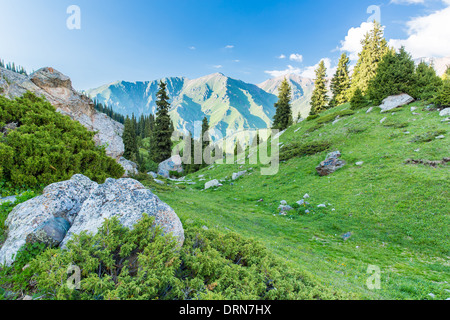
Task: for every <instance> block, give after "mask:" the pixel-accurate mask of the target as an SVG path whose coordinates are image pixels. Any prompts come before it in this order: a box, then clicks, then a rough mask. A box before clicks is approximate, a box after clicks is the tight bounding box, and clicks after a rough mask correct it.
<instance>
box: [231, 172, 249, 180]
mask: <svg viewBox="0 0 450 320" xmlns="http://www.w3.org/2000/svg"><path fill="white" fill-rule="evenodd" d="M246 173H247V170H245V171H240V172H238V173H233V177H232V179H233V180H237V179H239V178H240V177H242V176H244V175H245V174H246Z"/></svg>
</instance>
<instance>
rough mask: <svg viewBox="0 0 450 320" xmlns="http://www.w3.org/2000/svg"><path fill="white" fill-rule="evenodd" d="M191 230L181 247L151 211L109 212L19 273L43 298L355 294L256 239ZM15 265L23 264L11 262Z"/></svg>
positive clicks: (332, 296)
mask: <svg viewBox="0 0 450 320" xmlns="http://www.w3.org/2000/svg"><path fill="white" fill-rule="evenodd" d="M185 237H186V239H185V242H184V245H183V246H182V247H181V248H180V247H179V246H178V244H177V242H176V241H175V240H174V239H173V238H172V236H170V235H164V234H163V232H162V229H161V228H159V227H157V226H155V224H154V219H153V218H150V217H148V216H144V217H143V218H142V220H141V221H140V222H139V223H138V224H137V225H135V227H134V229H133V230H130V229H128V228H125V227H123V226H121V224H120V223H119V221H118V220H117V219H111V220H105V222H104V224H103V226H102V227H101V228H100V229H99V231H98V233H97V234H96V235H89V234H87V233H82V234H80V235H78V236H75V237H74V238H73V239H72V240H71V241H69V243H68V244H67V250H60V249H47V250H46V251H44V252H43V253H41V254H39V255H37V257H35V258H34V259H33V260H31V261H28V262H27V264H28V267H27V268H26V269H25V270H24V271H23V272H18V273H19V274H20V277H21V283H22V284H26V283H28V284H30V283H32V284H33V285H32V286H31V285H28V286H27V288H25V289H24V291H25V292H26V293H27V294H30V295H39V296H41V299H61V300H65V299H67V300H155V299H156V300H174V299H175V300H180V299H181V300H191V299H207V300H212V299H226V300H235V299H238V300H259V299H263V300H276V299H327V300H328V299H345V298H349V296H348V295H346V294H343V293H341V292H340V291H339V290H333V289H329V288H325V287H324V286H322V285H321V284H319V283H317V282H316V280H315V279H314V278H313V277H312V275H310V274H306V273H304V272H301V271H299V270H296V269H294V268H292V266H291V265H290V264H288V263H287V262H284V261H281V260H280V259H278V258H276V257H275V256H274V255H273V254H271V253H270V252H269V251H268V250H267V249H266V248H265V247H264V246H263V245H262V244H261V243H259V242H256V241H255V240H252V239H246V238H243V237H241V236H240V235H238V234H236V233H221V232H219V231H216V230H203V229H200V228H198V229H197V228H194V227H192V228H189V229H187V230H186V232H185ZM34 250H37V249H36V248H35V249H34ZM22 264H23V262H21V263H20V266H21V265H22ZM20 266H19V267H20ZM70 266H77V267H78V268H80V271H81V282H80V283H79V289H78V290H72V289H71V288H70V287H69V284H70V281H69V283H68V281H67V280H68V279H69V277H70V276H71V275H72V273H70V272H68V269H69V267H70ZM12 270H15V271H17V270H19V268H14V267H11V268H8V271H9V272H12ZM3 272H4V273H5V271H3ZM15 276H16V278H17V277H18V274H17V273H16V274H15ZM5 279H8V276H7V277H5ZM9 279H11V278H9ZM3 282H5V281H3ZM4 285H5V283H4Z"/></svg>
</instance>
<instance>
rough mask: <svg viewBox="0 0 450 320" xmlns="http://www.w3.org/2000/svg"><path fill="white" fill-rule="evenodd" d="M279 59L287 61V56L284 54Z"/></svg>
mask: <svg viewBox="0 0 450 320" xmlns="http://www.w3.org/2000/svg"><path fill="white" fill-rule="evenodd" d="M278 59H286V56H285V55H284V54H282V55H280V56H279V57H278Z"/></svg>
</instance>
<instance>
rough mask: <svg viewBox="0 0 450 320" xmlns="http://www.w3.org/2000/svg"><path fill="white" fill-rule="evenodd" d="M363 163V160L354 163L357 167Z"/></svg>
mask: <svg viewBox="0 0 450 320" xmlns="http://www.w3.org/2000/svg"><path fill="white" fill-rule="evenodd" d="M363 164H364V161H359V162H357V163H356V165H357V166H358V167H361V166H362V165H363Z"/></svg>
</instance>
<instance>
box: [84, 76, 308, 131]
mask: <svg viewBox="0 0 450 320" xmlns="http://www.w3.org/2000/svg"><path fill="white" fill-rule="evenodd" d="M284 78H286V79H287V80H288V82H289V84H290V85H291V88H292V107H293V115H294V118H297V117H298V115H299V114H301V116H303V117H305V116H307V114H308V113H309V111H310V106H309V101H310V99H311V95H312V91H313V89H314V82H313V81H312V80H311V79H307V78H302V77H300V76H298V75H295V74H290V75H286V76H281V77H278V78H274V79H270V80H267V81H265V82H264V83H261V84H259V85H254V84H250V83H246V82H243V81H240V80H236V79H232V78H229V77H227V76H225V75H223V74H222V73H215V74H211V75H208V76H204V77H201V78H198V79H194V80H190V79H188V78H185V77H172V78H163V79H159V80H154V81H142V82H127V81H117V82H114V83H111V84H107V85H104V86H101V87H99V88H96V89H91V90H88V91H87V92H86V94H87V95H88V96H89V97H91V98H93V99H95V100H97V101H98V102H100V103H104V104H107V105H108V106H110V107H112V108H113V109H114V111H115V112H117V113H120V114H123V115H129V116H131V115H132V114H134V115H135V116H137V117H139V116H140V115H143V114H145V115H148V114H154V113H155V112H156V103H155V102H156V93H157V91H158V83H159V81H164V82H165V83H166V84H167V91H168V94H169V97H170V98H171V111H170V115H171V117H172V120H173V122H174V124H175V127H176V128H177V129H178V130H181V131H184V132H187V131H190V132H193V129H194V122H195V121H202V119H203V118H204V117H205V116H206V117H207V118H208V120H209V123H210V128H211V131H213V130H218V131H219V132H220V133H221V134H222V135H228V134H230V132H237V131H241V130H247V129H265V128H268V127H270V126H271V124H272V120H273V116H274V115H275V106H274V104H275V103H276V102H277V100H278V97H277V95H278V87H279V85H280V84H281V82H282V81H283V79H284ZM213 132H214V131H213ZM212 134H213V135H214V133H212Z"/></svg>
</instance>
